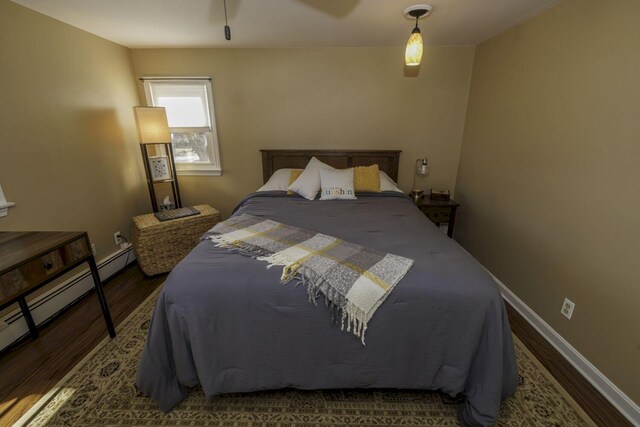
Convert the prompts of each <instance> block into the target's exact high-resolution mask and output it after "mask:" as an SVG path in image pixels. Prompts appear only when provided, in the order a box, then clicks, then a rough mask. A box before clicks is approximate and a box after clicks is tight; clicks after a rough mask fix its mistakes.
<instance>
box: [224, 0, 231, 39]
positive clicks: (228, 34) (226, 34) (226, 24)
mask: <svg viewBox="0 0 640 427" xmlns="http://www.w3.org/2000/svg"><path fill="white" fill-rule="evenodd" d="M223 3H224V38H225V39H227V40H231V28H229V22H228V20H227V0H223Z"/></svg>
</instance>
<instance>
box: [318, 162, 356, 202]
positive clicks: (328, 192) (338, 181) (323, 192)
mask: <svg viewBox="0 0 640 427" xmlns="http://www.w3.org/2000/svg"><path fill="white" fill-rule="evenodd" d="M320 187H321V189H320V200H336V199H355V198H356V191H355V189H354V188H353V169H351V168H350V169H333V170H331V169H320Z"/></svg>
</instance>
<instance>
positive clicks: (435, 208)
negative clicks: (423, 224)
mask: <svg viewBox="0 0 640 427" xmlns="http://www.w3.org/2000/svg"><path fill="white" fill-rule="evenodd" d="M458 206H460V203H458V202H456V201H455V200H431V198H430V197H429V196H424V199H423V200H422V204H420V205H418V208H420V210H421V211H422V212H423V213H424V214H425V215H426V216H427V218H429V219H430V220H431V221H432V222H433V223H435V224H436V225H437V226H438V227H439V226H440V224H449V226H448V228H447V236H449V237H453V226H454V225H455V223H456V211H457V209H458Z"/></svg>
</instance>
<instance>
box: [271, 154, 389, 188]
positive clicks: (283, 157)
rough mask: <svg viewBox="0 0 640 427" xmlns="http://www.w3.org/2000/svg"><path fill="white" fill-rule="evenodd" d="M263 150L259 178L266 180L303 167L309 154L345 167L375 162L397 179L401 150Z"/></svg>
mask: <svg viewBox="0 0 640 427" xmlns="http://www.w3.org/2000/svg"><path fill="white" fill-rule="evenodd" d="M260 152H261V153H262V178H263V180H264V182H267V181H268V180H269V178H270V177H271V175H272V174H273V173H274V172H275V171H277V170H278V169H282V168H294V169H304V168H305V166H307V163H309V160H311V158H312V157H317V158H318V160H321V161H323V162H324V163H326V164H328V165H330V166H333V167H334V168H338V169H344V168H350V167H353V166H371V165H373V164H377V165H378V167H379V168H380V170H381V171H384V172H386V173H387V175H389V176H390V177H391V179H393V180H394V181H396V182H397V181H398V163H399V162H400V153H401V151H400V150H260Z"/></svg>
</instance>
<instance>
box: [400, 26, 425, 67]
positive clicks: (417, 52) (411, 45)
mask: <svg viewBox="0 0 640 427" xmlns="http://www.w3.org/2000/svg"><path fill="white" fill-rule="evenodd" d="M422 50H423V45H422V34H420V29H419V28H418V27H416V28H414V30H413V32H412V33H411V36H410V37H409V41H408V42H407V48H406V49H405V51H404V63H405V64H406V65H408V66H410V67H415V66H417V65H420V62H421V61H422Z"/></svg>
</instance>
